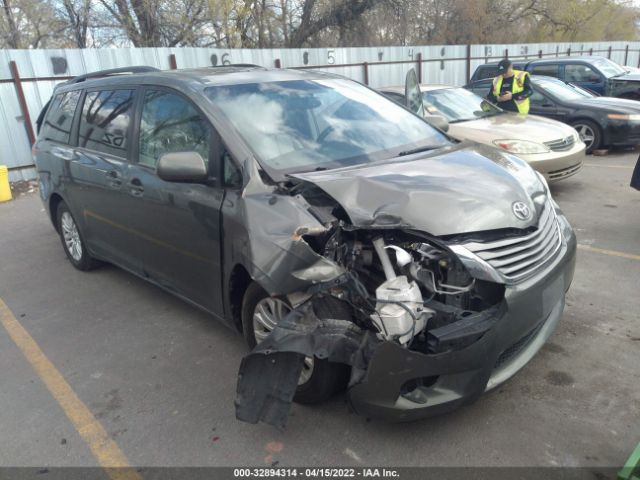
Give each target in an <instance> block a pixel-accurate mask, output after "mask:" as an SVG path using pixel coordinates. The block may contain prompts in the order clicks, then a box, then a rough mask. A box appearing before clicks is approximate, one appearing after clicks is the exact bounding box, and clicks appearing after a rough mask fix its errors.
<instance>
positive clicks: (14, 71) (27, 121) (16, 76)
mask: <svg viewBox="0 0 640 480" xmlns="http://www.w3.org/2000/svg"><path fill="white" fill-rule="evenodd" d="M9 70H11V77H12V78H13V85H14V86H15V87H16V94H17V95H18V103H19V104H20V111H21V112H22V118H24V127H25V129H26V130H27V137H28V138H29V144H30V145H33V144H34V143H36V135H35V133H34V131H33V125H31V116H30V115H29V108H28V107H27V100H26V99H25V97H24V90H23V89H22V81H21V80H20V72H18V65H17V64H16V62H15V61H13V60H11V61H10V62H9Z"/></svg>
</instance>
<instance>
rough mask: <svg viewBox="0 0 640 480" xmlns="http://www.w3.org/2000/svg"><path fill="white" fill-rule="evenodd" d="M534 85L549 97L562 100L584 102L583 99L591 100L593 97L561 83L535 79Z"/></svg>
mask: <svg viewBox="0 0 640 480" xmlns="http://www.w3.org/2000/svg"><path fill="white" fill-rule="evenodd" d="M535 84H536V85H538V86H539V87H541V88H542V89H543V90H544V91H545V92H546V93H549V94H550V95H551V96H553V97H556V98H560V99H564V100H584V99H585V98H593V97H594V96H595V95H593V94H591V93H590V92H588V91H587V90H585V89H583V88H580V87H574V86H573V85H567V84H566V83H562V82H554V81H552V80H538V79H536V80H535Z"/></svg>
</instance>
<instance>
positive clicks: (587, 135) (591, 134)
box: [571, 120, 602, 153]
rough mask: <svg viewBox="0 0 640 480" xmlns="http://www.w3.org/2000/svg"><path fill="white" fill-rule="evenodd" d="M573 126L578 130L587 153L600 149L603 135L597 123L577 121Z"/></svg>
mask: <svg viewBox="0 0 640 480" xmlns="http://www.w3.org/2000/svg"><path fill="white" fill-rule="evenodd" d="M571 126H572V127H573V128H575V129H576V130H577V132H578V135H580V139H581V140H582V141H583V142H584V144H585V145H586V147H587V153H591V152H593V151H594V150H597V149H598V148H600V144H601V143H602V134H601V133H600V127H599V126H598V125H597V124H596V123H594V122H592V121H591V120H576V121H575V122H574V123H572V124H571Z"/></svg>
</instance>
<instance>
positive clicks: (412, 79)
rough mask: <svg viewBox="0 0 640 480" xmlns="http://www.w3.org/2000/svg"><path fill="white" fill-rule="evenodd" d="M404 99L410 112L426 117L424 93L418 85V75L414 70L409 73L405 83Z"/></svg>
mask: <svg viewBox="0 0 640 480" xmlns="http://www.w3.org/2000/svg"><path fill="white" fill-rule="evenodd" d="M404 99H405V102H406V106H407V108H408V109H409V110H411V111H412V112H414V113H417V114H418V115H424V105H423V103H422V92H421V91H420V84H419V83H418V75H417V74H416V71H415V70H414V69H413V68H412V69H411V70H409V71H408V72H407V76H406V78H405V82H404Z"/></svg>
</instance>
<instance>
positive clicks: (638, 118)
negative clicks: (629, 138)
mask: <svg viewBox="0 0 640 480" xmlns="http://www.w3.org/2000/svg"><path fill="white" fill-rule="evenodd" d="M607 118H608V119H610V120H625V121H627V122H640V115H638V114H635V115H629V114H625V113H609V114H608V115H607Z"/></svg>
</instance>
